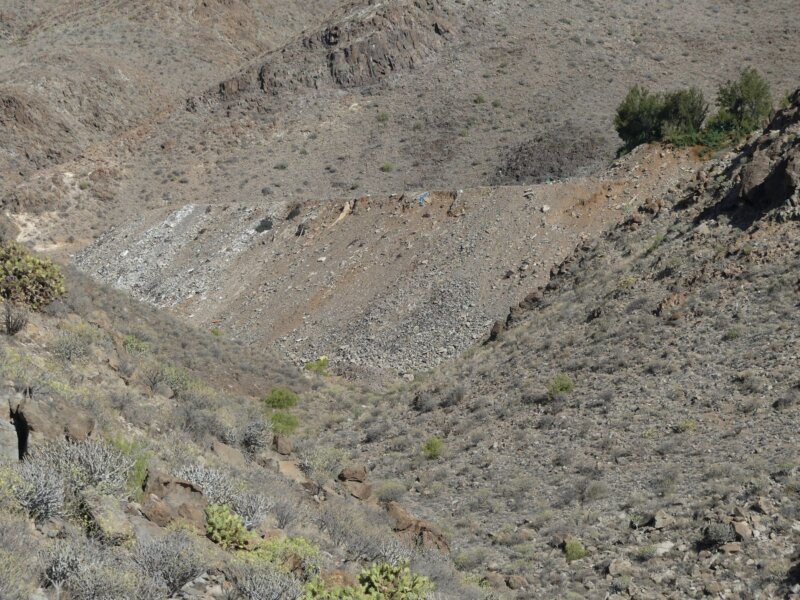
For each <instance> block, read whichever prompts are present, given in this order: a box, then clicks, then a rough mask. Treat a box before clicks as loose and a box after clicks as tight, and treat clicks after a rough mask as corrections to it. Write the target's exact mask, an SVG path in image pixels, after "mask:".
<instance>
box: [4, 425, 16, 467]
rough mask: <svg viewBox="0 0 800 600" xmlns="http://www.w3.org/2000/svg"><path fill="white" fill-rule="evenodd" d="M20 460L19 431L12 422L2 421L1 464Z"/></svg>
mask: <svg viewBox="0 0 800 600" xmlns="http://www.w3.org/2000/svg"><path fill="white" fill-rule="evenodd" d="M17 460H19V443H18V441H17V430H16V429H15V428H14V424H13V423H12V422H11V421H10V420H6V419H3V420H0V464H2V463H7V462H15V461H17Z"/></svg>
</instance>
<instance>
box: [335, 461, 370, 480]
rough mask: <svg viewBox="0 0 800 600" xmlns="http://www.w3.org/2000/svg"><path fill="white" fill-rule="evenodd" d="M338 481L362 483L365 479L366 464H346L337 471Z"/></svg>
mask: <svg viewBox="0 0 800 600" xmlns="http://www.w3.org/2000/svg"><path fill="white" fill-rule="evenodd" d="M339 480H340V481H358V482H359V483H363V482H365V481H366V480H367V467H366V465H348V466H346V467H345V468H344V469H342V472H341V473H339Z"/></svg>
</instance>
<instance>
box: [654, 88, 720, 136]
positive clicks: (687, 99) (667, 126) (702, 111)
mask: <svg viewBox="0 0 800 600" xmlns="http://www.w3.org/2000/svg"><path fill="white" fill-rule="evenodd" d="M707 114H708V103H707V102H706V100H705V98H704V97H703V92H701V91H700V90H698V89H697V88H694V87H692V88H689V89H686V90H677V91H675V92H670V93H668V94H667V95H666V96H664V106H663V108H662V110H661V121H662V125H661V135H662V137H663V138H664V139H665V140H666V141H668V142H672V143H673V144H676V145H681V146H685V145H689V144H696V143H697V141H698V139H699V137H698V136H699V133H700V131H701V130H702V128H703V122H704V121H705V119H706V115H707Z"/></svg>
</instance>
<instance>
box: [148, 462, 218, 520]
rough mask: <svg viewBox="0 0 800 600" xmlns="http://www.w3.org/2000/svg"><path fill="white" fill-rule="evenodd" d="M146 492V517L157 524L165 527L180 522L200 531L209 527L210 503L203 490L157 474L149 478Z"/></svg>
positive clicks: (163, 474)
mask: <svg viewBox="0 0 800 600" xmlns="http://www.w3.org/2000/svg"><path fill="white" fill-rule="evenodd" d="M144 491H145V494H146V496H147V500H146V501H145V503H144V505H143V506H142V513H143V514H144V516H145V517H147V518H148V519H149V520H151V521H152V522H153V523H156V524H157V525H160V526H161V527H164V526H166V525H168V524H169V523H171V522H172V521H174V520H175V519H178V518H180V519H183V520H185V521H187V522H189V523H191V524H192V525H194V526H196V527H197V528H199V529H203V528H204V527H205V522H206V517H205V509H206V507H207V506H208V501H207V500H206V499H205V497H204V496H203V492H202V491H201V490H200V488H198V487H196V486H194V485H192V484H191V483H189V482H188V481H183V480H182V479H176V478H174V477H171V476H169V475H166V474H165V473H161V472H158V471H155V472H153V473H148V474H147V481H146V482H145V490H144Z"/></svg>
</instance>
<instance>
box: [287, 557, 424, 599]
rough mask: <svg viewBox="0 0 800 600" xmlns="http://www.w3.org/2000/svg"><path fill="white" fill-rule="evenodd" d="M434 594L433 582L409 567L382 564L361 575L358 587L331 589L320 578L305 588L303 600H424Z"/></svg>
mask: <svg viewBox="0 0 800 600" xmlns="http://www.w3.org/2000/svg"><path fill="white" fill-rule="evenodd" d="M432 591H433V586H432V585H431V583H430V580H429V579H428V578H427V577H423V576H421V575H417V574H415V573H412V572H411V569H410V568H409V566H408V563H405V562H403V563H399V564H397V565H390V564H387V563H380V564H374V565H371V566H370V567H367V568H366V569H364V570H363V571H361V574H360V575H359V576H358V586H357V587H347V586H334V587H330V586H328V585H327V584H326V583H325V582H324V581H323V580H322V579H321V578H319V577H317V578H316V579H313V580H312V581H310V582H308V583H307V584H306V585H305V587H304V588H303V594H302V595H301V596H300V600H422V599H423V598H428V597H430V593H431V592H432Z"/></svg>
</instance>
